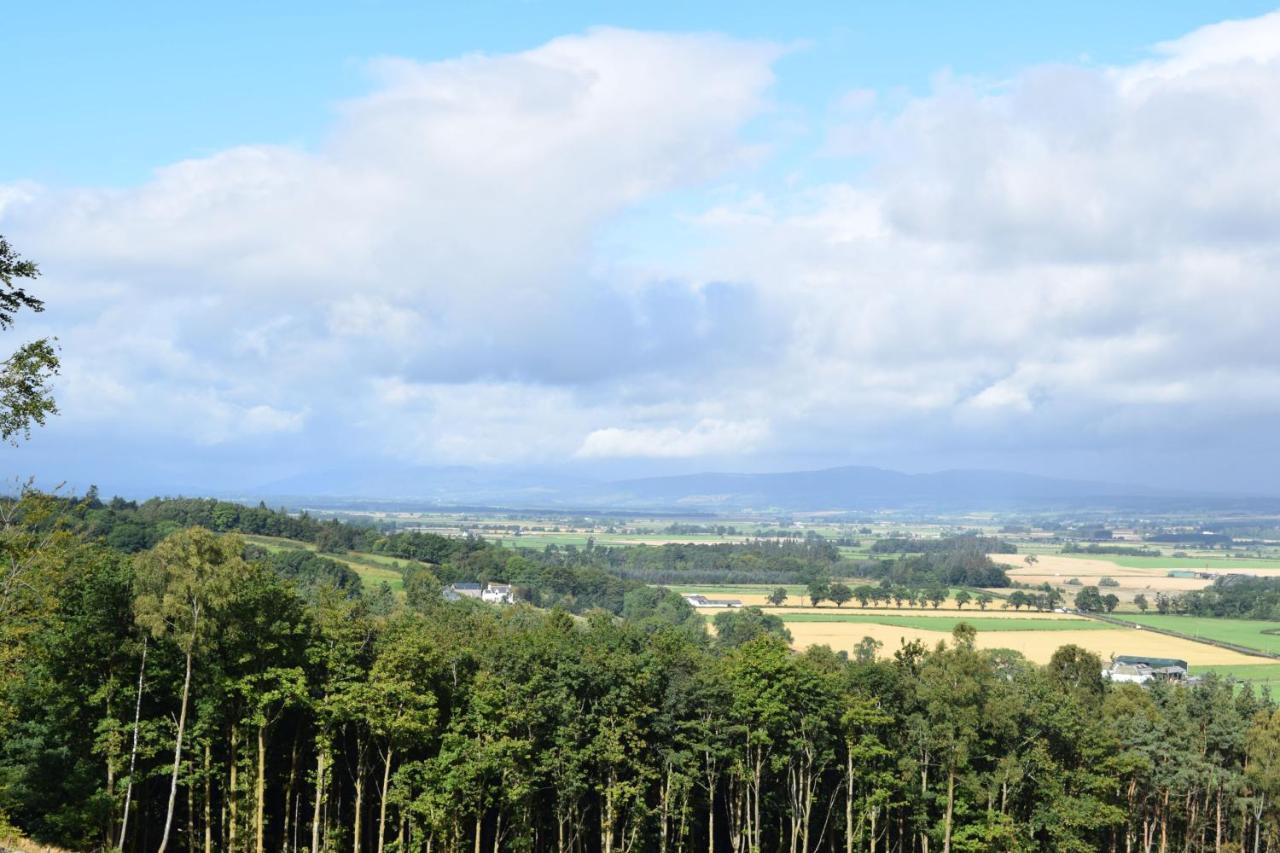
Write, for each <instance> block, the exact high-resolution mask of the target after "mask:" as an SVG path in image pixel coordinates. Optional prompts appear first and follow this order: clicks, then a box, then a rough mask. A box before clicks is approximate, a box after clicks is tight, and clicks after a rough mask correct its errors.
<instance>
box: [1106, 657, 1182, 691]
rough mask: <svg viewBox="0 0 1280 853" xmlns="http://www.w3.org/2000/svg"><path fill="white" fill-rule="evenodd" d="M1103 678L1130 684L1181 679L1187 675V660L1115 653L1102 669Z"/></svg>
mask: <svg viewBox="0 0 1280 853" xmlns="http://www.w3.org/2000/svg"><path fill="white" fill-rule="evenodd" d="M1102 676H1103V678H1108V679H1110V680H1112V681H1117V682H1128V683H1130V684H1146V683H1147V682H1149V681H1155V680H1159V681H1182V680H1184V679H1185V678H1186V677H1187V662H1186V661H1185V660H1179V659H1178V658H1149V657H1139V656H1137V655H1116V656H1115V657H1113V658H1112V659H1111V666H1109V667H1107V668H1106V669H1104V670H1103V671H1102Z"/></svg>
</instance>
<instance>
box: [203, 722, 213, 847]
mask: <svg viewBox="0 0 1280 853" xmlns="http://www.w3.org/2000/svg"><path fill="white" fill-rule="evenodd" d="M210 752H212V747H211V746H210V745H209V742H208V741H205V744H204V853H213V780H212V777H211V775H210V773H209V765H210V763H211V759H210V755H209V753H210Z"/></svg>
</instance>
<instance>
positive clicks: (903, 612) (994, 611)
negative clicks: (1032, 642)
mask: <svg viewBox="0 0 1280 853" xmlns="http://www.w3.org/2000/svg"><path fill="white" fill-rule="evenodd" d="M747 597H748V596H741V597H740V600H741V601H742V602H743V604H750V603H751V602H748V601H746V598H747ZM694 609H695V610H697V611H698V612H699V613H707V614H715V613H722V612H724V609H725V608H723V607H697V608H694ZM761 609H762V610H764V612H765V613H777V614H778V615H779V616H786V615H788V614H795V613H821V614H824V615H827V616H834V617H838V616H839V614H856V615H858V616H919V617H926V616H946V617H951V618H955V617H957V616H959V617H962V618H963V617H971V618H979V617H980V618H983V619H1074V620H1076V621H1078V622H1080V621H1084V619H1083V617H1080V616H1075V615H1073V614H1071V613H1037V612H1035V611H1033V610H1017V611H1015V610H1001V609H1000V608H999V607H998V606H993V607H991V608H988V609H987V610H986V611H982V610H977V609H975V608H972V607H966V608H964V609H963V610H956V609H955V608H952V609H950V610H948V609H946V608H945V607H944V608H940V609H938V610H934V609H933V608H932V607H930V608H927V609H925V610H921V609H920V608H918V607H901V608H898V607H888V608H885V607H869V608H866V609H863V608H861V607H849V606H848V605H845V607H844V608H842V609H840V610H837V609H836V608H834V607H829V606H828V607H770V606H766V607H762V608H761Z"/></svg>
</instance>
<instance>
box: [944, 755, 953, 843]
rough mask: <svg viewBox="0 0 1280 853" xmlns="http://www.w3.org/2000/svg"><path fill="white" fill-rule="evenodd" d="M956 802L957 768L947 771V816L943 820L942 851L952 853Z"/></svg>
mask: <svg viewBox="0 0 1280 853" xmlns="http://www.w3.org/2000/svg"><path fill="white" fill-rule="evenodd" d="M955 804H956V770H955V768H954V767H952V768H951V769H950V770H949V771H948V772H947V816H946V818H945V819H944V820H943V822H942V853H951V816H952V814H953V813H954V811H955Z"/></svg>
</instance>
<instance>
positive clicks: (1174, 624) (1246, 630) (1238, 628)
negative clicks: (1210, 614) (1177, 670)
mask: <svg viewBox="0 0 1280 853" xmlns="http://www.w3.org/2000/svg"><path fill="white" fill-rule="evenodd" d="M1122 618H1124V619H1125V620H1127V621H1129V622H1136V623H1138V624H1139V625H1149V626H1151V627H1152V628H1163V629H1165V630H1166V631H1177V632H1178V633H1180V634H1187V635H1189V636H1192V637H1204V638H1205V639H1208V640H1216V641H1218V642H1220V643H1231V644H1233V645H1237V646H1245V647H1247V648H1251V649H1261V650H1262V651H1265V652H1273V653H1275V654H1280V622H1263V621H1260V620H1257V619H1212V618H1207V617H1200V616H1172V615H1160V614H1141V615H1139V614H1128V613H1126V614H1124V616H1123V617H1122Z"/></svg>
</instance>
